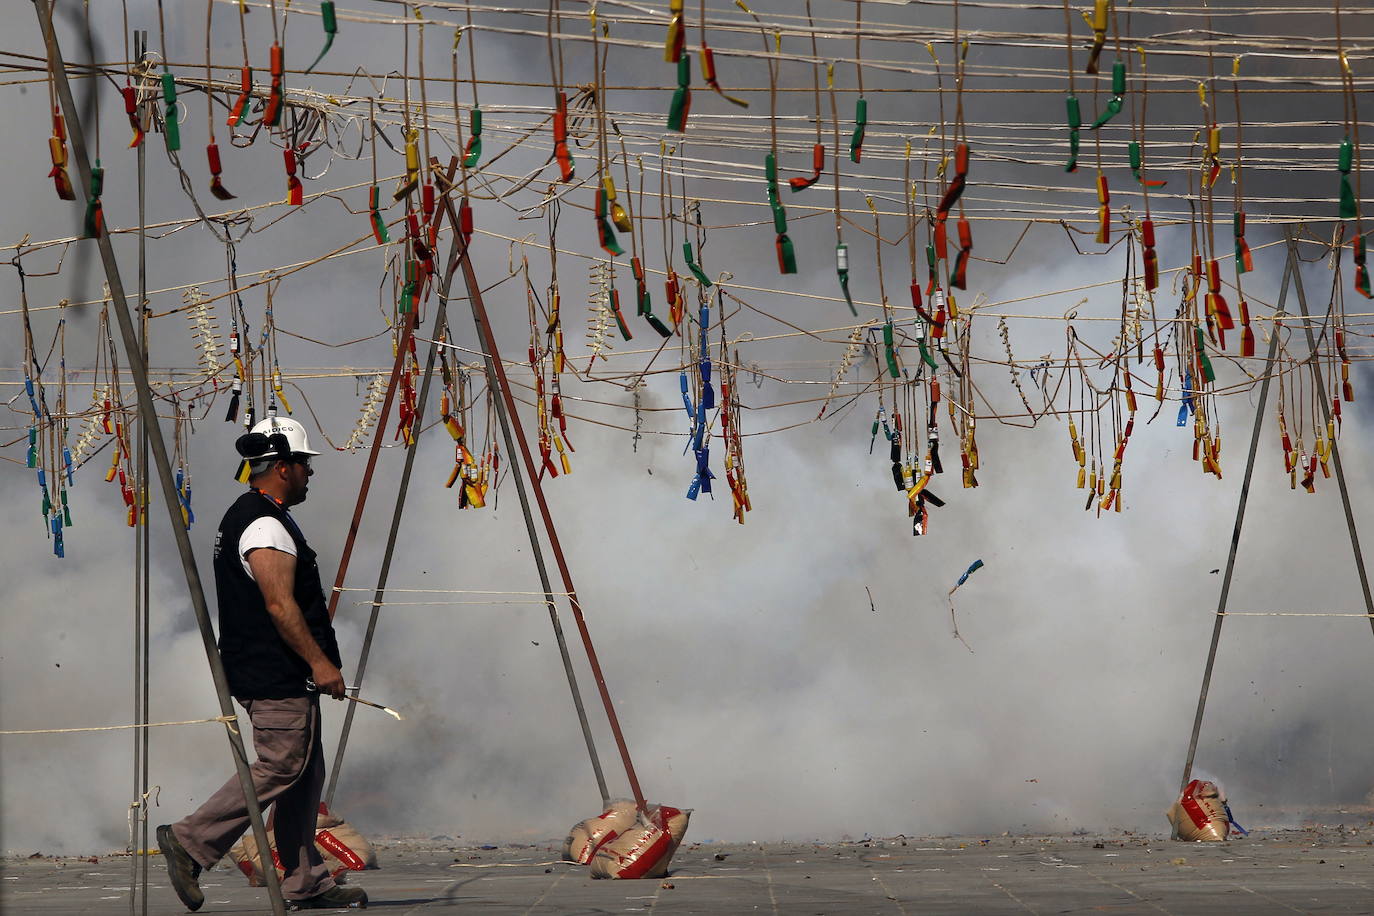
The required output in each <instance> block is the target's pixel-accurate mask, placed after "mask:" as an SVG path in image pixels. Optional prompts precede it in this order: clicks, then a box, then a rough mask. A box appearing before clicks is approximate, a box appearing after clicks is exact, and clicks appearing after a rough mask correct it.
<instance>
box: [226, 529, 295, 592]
mask: <svg viewBox="0 0 1374 916" xmlns="http://www.w3.org/2000/svg"><path fill="white" fill-rule="evenodd" d="M261 547H269V548H271V549H272V550H280V551H281V552H282V553H289V554H290V555H291V556H293V557H294V556H295V555H296V542H295V541H293V540H292V539H291V535H290V533H289V532H287V530H286V526H285V525H283V524H282V523H281V522H279V521H277V520H276V519H275V518H273V517H272V516H270V515H264V516H263V517H262V518H260V519H258V520H256V521H255V522H253V524H251V525H249V526H248V527H247V528H245V529H243V534H242V535H241V536H240V537H239V562H240V563H242V564H243V571H244V572H246V573H248V578H250V579H253V581H254V582H256V581H257V579H255V578H254V577H253V570H252V568H251V567H249V565H248V553H249V551H252V550H257V549H259V548H261Z"/></svg>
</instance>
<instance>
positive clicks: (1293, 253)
mask: <svg viewBox="0 0 1374 916" xmlns="http://www.w3.org/2000/svg"><path fill="white" fill-rule="evenodd" d="M1284 233H1285V234H1286V235H1287V236H1288V261H1289V263H1290V264H1291V265H1292V270H1293V283H1294V286H1295V288H1296V290H1297V293H1298V307H1299V308H1300V309H1302V318H1303V322H1302V326H1303V328H1304V329H1306V331H1307V349H1308V351H1309V353H1310V355H1309V356H1308V359H1309V360H1311V361H1313V362H1314V363H1315V360H1316V357H1317V340H1316V335H1314V334H1313V333H1312V322H1311V320H1310V318H1311V316H1310V315H1309V314H1308V311H1307V295H1306V294H1305V293H1304V292H1303V288H1302V277H1301V276H1299V275H1298V245H1297V242H1296V241H1294V239H1293V233H1292V230H1291V229H1288V228H1287V227H1285V229H1284ZM1312 378H1313V380H1314V381H1315V382H1316V384H1317V401H1318V402H1319V403H1320V404H1321V405H1322V419H1323V420H1324V421H1326V423H1327V424H1328V425H1329V424H1330V423H1331V404H1330V402H1328V401H1327V399H1326V381H1325V380H1324V379H1323V378H1322V374H1321V371H1320V369H1319V368H1318V367H1316V366H1315V365H1314V367H1313V371H1312ZM1331 462H1332V464H1334V465H1336V488H1337V489H1338V490H1340V492H1341V506H1342V507H1343V508H1344V509H1345V526H1346V529H1347V530H1348V531H1349V532H1350V547H1351V549H1352V550H1354V552H1355V571H1356V573H1358V574H1359V577H1360V594H1361V595H1363V596H1364V612H1365V613H1366V614H1374V597H1371V595H1370V591H1369V575H1368V574H1367V573H1366V572H1365V568H1364V553H1363V552H1362V551H1361V550H1360V536H1359V534H1358V533H1357V532H1356V531H1355V513H1354V510H1353V509H1352V508H1351V506H1350V491H1349V490H1347V489H1346V486H1345V471H1344V469H1343V468H1342V467H1341V450H1340V448H1338V447H1337V445H1336V437H1335V436H1332V437H1331ZM1369 626H1370V628H1371V629H1372V630H1374V616H1372V617H1370V618H1369Z"/></svg>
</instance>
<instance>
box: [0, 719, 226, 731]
mask: <svg viewBox="0 0 1374 916" xmlns="http://www.w3.org/2000/svg"><path fill="white" fill-rule="evenodd" d="M237 721H238V716H215V717H214V718H210V719H185V720H183V721H181V722H144V723H142V724H141V725H91V726H87V727H85V728H23V729H8V730H5V731H0V735H64V734H70V733H72V732H112V731H120V730H122V729H128V728H164V727H166V726H168V725H202V724H204V723H206V722H223V723H224V725H225V726H227V727H228V728H229V730H230V731H232V732H234V733H235V734H237V733H238V729H236V728H234V725H233V723H234V722H237Z"/></svg>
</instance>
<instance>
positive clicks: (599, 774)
mask: <svg viewBox="0 0 1374 916" xmlns="http://www.w3.org/2000/svg"><path fill="white" fill-rule="evenodd" d="M473 319H474V320H476V314H475V312H474V316H473ZM482 364H483V367H484V368H485V370H486V376H487V386H488V387H489V388H490V389H491V390H493V391H497V390H499V389H500V385H499V381H498V376H497V373H496V366H495V361H494V360H493V358H492V354H491V352H490V351H489V350H488V349H487V348H486V347H485V346H484V347H483V348H482ZM496 418H497V420H498V421H500V424H501V438H502V440H503V441H504V442H505V443H506V454H507V455H511V456H514V455H515V454H516V447H515V440H514V438H513V437H512V435H511V427H510V417H509V416H508V415H507V412H506V404H505V401H503V400H501V399H500V398H498V399H497V401H496ZM510 476H511V480H513V481H514V482H515V493H516V496H518V497H519V499H520V512H521V514H523V515H524V517H525V531H526V532H527V533H528V534H529V538H530V553H531V554H533V555H534V566H535V569H536V570H538V572H539V587H540V588H542V589H543V590H544V603H545V604H546V605H547V606H548V609H549V623H550V624H552V625H553V637H554V641H555V642H557V643H558V655H559V657H560V658H561V659H562V660H563V673H564V674H566V675H567V677H568V689H569V690H570V691H572V700H573V707H574V708H576V710H577V722H578V724H579V725H580V726H581V727H582V740H583V741H584V742H585V743H586V745H587V756H588V757H590V758H591V761H592V774H593V775H594V776H595V777H596V788H597V791H598V792H600V793H601V806H602V810H603V811H604V810H605V809H606V808H609V807H610V804H611V793H610V790H609V789H607V788H606V774H605V772H603V771H602V769H601V757H600V755H598V754H597V752H596V741H595V740H594V739H593V738H592V727H591V723H590V722H588V720H587V707H586V706H585V704H583V702H582V690H581V688H580V687H578V684H577V672H576V671H575V670H574V669H573V663H572V655H571V654H570V653H569V652H568V639H567V637H566V636H564V635H563V623H562V621H561V620H559V618H558V605H557V604H555V603H554V600H553V584H552V583H551V582H550V581H549V567H548V564H547V563H545V562H544V547H543V545H542V544H540V543H539V531H538V529H536V528H535V527H534V515H533V513H532V512H531V511H530V497H529V493H527V492H526V491H525V478H524V477H522V476H520V469H519V468H518V467H517V468H513V469H512V471H511V475H510Z"/></svg>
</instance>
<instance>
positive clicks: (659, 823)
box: [591, 805, 691, 879]
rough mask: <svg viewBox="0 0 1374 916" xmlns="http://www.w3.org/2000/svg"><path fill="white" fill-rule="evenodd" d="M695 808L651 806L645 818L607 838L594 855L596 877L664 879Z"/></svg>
mask: <svg viewBox="0 0 1374 916" xmlns="http://www.w3.org/2000/svg"><path fill="white" fill-rule="evenodd" d="M690 817H691V811H683V810H681V809H679V808H672V807H669V806H667V805H660V806H658V807H656V808H651V809H649V814H648V816H647V817H646V818H644V819H643V821H641V822H639V823H636V824H635V825H634V826H633V827H631V828H628V829H626V830H624V831H622V832H621V833H620V834H619V835H618V836H616V837H614V838H611V839H607V840H606V841H605V842H603V843H602V844H601V846H600V847H598V848H597V850H596V854H595V855H593V856H592V862H591V866H592V867H591V872H592V877H593V878H627V879H628V878H662V877H664V876H665V875H667V874H668V863H669V862H670V861H672V858H673V854H674V853H675V852H677V848H678V846H679V845H681V843H682V837H683V835H684V834H686V832H687V822H688V820H689V819H690Z"/></svg>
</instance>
